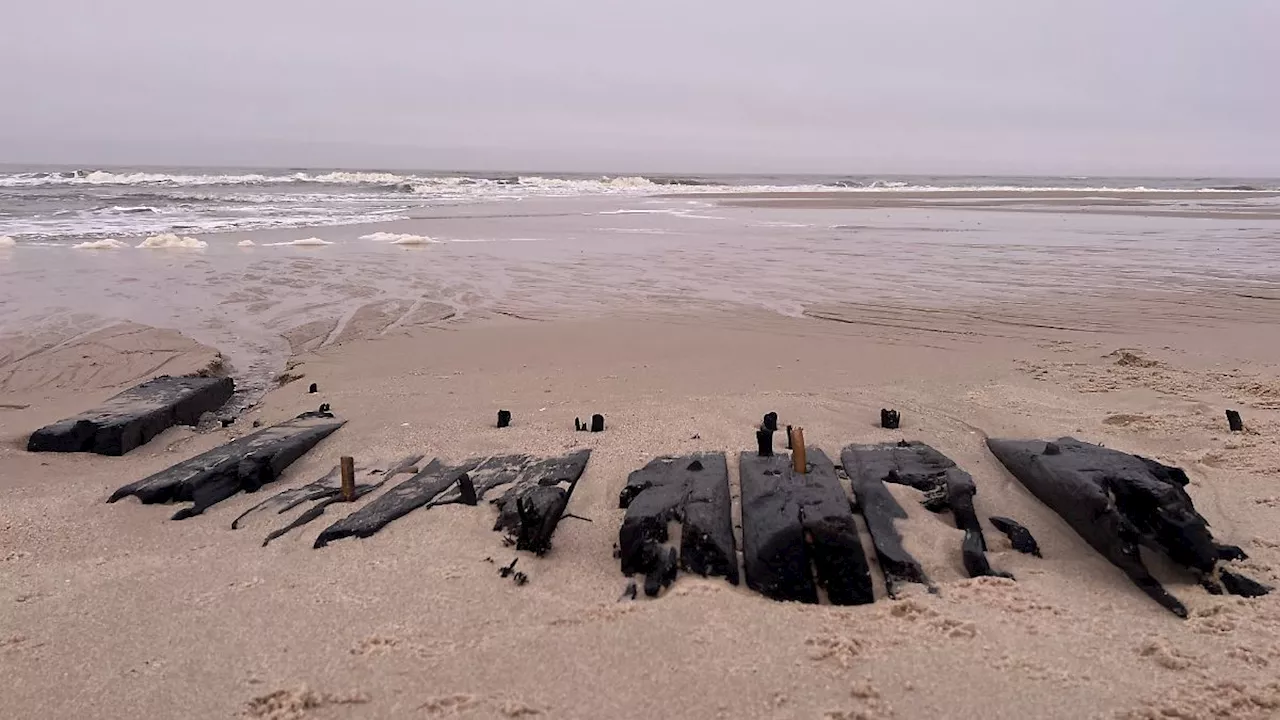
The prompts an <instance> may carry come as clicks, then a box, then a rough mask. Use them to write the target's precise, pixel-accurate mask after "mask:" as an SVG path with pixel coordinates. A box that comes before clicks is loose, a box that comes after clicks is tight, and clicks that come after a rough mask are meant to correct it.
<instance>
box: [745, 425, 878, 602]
mask: <svg viewBox="0 0 1280 720" xmlns="http://www.w3.org/2000/svg"><path fill="white" fill-rule="evenodd" d="M806 453H807V455H808V461H809V462H808V472H807V473H804V474H800V473H797V472H795V470H794V469H793V468H792V464H791V463H792V461H791V458H790V457H789V455H775V456H771V457H760V456H759V455H757V454H753V453H742V455H741V456H740V457H739V461H738V462H739V473H740V478H741V481H742V545H743V557H744V560H745V570H746V576H747V578H746V579H747V586H748V587H750V588H752V589H753V590H756V591H757V592H760V593H762V594H763V595H765V596H767V597H770V598H773V599H775V600H793V601H799V602H807V603H816V602H818V585H819V583H820V584H821V585H822V586H823V587H824V588H825V589H826V592H827V596H828V598H829V599H830V601H831V602H832V603H833V604H836V605H854V604H862V603H869V602H872V601H873V600H874V599H875V598H874V595H873V594H872V586H871V574H870V572H869V571H868V568H867V560H866V556H865V555H864V554H863V552H862V544H861V542H860V541H859V540H858V529H857V525H856V524H855V523H854V521H853V513H852V512H850V510H849V499H848V496H846V495H845V492H844V489H843V488H842V487H841V486H840V481H839V479H838V478H837V477H836V470H835V465H833V464H832V462H831V460H829V459H828V458H827V456H826V454H825V453H823V452H822V451H821V450H819V449H817V448H812V447H809V448H806ZM815 577H816V582H815Z"/></svg>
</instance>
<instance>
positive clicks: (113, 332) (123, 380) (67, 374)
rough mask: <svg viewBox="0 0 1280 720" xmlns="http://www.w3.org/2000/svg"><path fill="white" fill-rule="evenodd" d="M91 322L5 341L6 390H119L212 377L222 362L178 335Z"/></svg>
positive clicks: (0, 365) (0, 376) (0, 369)
mask: <svg viewBox="0 0 1280 720" xmlns="http://www.w3.org/2000/svg"><path fill="white" fill-rule="evenodd" d="M90 322H92V321H85V322H84V323H83V324H81V323H74V324H69V325H67V326H62V327H58V328H49V329H46V330H45V331H44V332H40V331H38V330H36V331H32V332H29V333H28V334H25V335H10V336H6V337H0V391H3V392H4V393H13V394H14V395H22V394H26V393H40V394H42V395H44V394H48V393H50V392H53V391H57V390H66V391H72V390H73V391H82V390H86V391H87V390H97V389H103V388H115V387H120V386H124V385H129V384H133V383H136V382H140V381H142V380H144V379H147V378H150V377H155V376H156V375H161V374H165V373H168V374H170V375H183V374H187V373H197V372H210V371H213V370H216V369H217V368H218V367H219V366H220V364H221V362H222V356H221V355H219V354H218V352H217V351H216V350H213V349H212V348H208V347H205V346H204V345H201V344H200V343H198V342H196V341H195V340H192V339H191V338H188V337H186V336H185V335H182V334H180V333H178V332H176V331H174V330H161V329H159V328H153V327H149V326H147V325H138V324H135V323H119V324H115V325H110V326H108V327H101V326H99V327H97V328H92V326H89V323H90ZM85 326H89V327H90V328H92V329H88V328H86V327H85Z"/></svg>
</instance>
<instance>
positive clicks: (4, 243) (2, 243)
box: [0, 235, 18, 247]
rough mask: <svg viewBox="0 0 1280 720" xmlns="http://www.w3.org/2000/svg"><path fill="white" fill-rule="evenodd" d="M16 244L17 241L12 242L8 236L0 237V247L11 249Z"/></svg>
mask: <svg viewBox="0 0 1280 720" xmlns="http://www.w3.org/2000/svg"><path fill="white" fill-rule="evenodd" d="M17 244H18V241H17V240H14V239H13V238H11V237H9V236H8V235H0V247H13V246H14V245H17Z"/></svg>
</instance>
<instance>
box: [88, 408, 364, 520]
mask: <svg viewBox="0 0 1280 720" xmlns="http://www.w3.org/2000/svg"><path fill="white" fill-rule="evenodd" d="M345 422H346V421H345V420H338V419H336V418H334V417H333V415H331V414H329V413H320V412H307V413H302V414H301V415H299V416H297V417H296V418H294V419H292V420H287V421H285V422H282V423H280V424H278V425H273V426H272V427H269V428H266V429H264V430H259V431H258V432H255V433H253V434H251V435H246V436H245V437H242V438H240V439H238V440H233V441H231V442H229V443H227V444H226V445H222V446H220V447H216V448H214V449H212V450H209V451H208V452H205V453H201V454H200V455H197V456H195V457H193V458H191V459H190V460H185V461H183V462H180V463H178V464H177V465H174V466H172V467H170V468H169V469H167V470H162V471H161V472H158V473H156V474H154V475H151V476H149V477H146V478H143V479H142V480H139V481H137V482H135V483H130V484H129V485H125V486H124V487H122V488H120V489H118V490H116V491H115V492H114V493H113V494H112V495H111V497H110V498H109V499H108V500H107V502H116V501H117V500H120V499H121V498H124V497H128V496H129V495H134V496H136V497H137V498H138V499H139V500H141V501H142V502H143V503H146V504H151V503H162V502H184V501H190V502H192V503H193V505H192V506H191V507H189V508H184V509H182V510H179V511H178V512H177V513H176V514H174V516H173V519H174V520H182V519H184V518H189V517H192V516H195V515H199V514H200V513H202V512H204V511H205V510H207V509H208V508H209V507H211V506H213V505H214V504H216V503H219V502H221V501H223V500H225V499H227V498H229V497H231V496H232V495H235V494H236V493H238V492H240V491H241V490H243V491H245V492H255V491H257V490H258V489H259V488H261V487H262V486H263V485H266V484H267V483H270V482H273V481H274V480H275V479H276V478H278V477H279V476H280V473H282V472H283V471H284V469H285V468H287V467H288V466H289V465H291V464H292V463H293V461H295V460H297V459H298V458H300V457H302V456H303V455H305V454H306V453H307V451H309V450H311V448H313V447H315V446H316V444H317V443H319V442H320V441H321V440H323V439H324V438H326V437H328V436H329V435H330V434H331V433H333V432H334V431H335V430H337V429H338V428H340V427H342V426H343V425H344V424H345Z"/></svg>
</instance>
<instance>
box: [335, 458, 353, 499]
mask: <svg viewBox="0 0 1280 720" xmlns="http://www.w3.org/2000/svg"><path fill="white" fill-rule="evenodd" d="M338 462H339V463H340V464H341V466H342V501H343V502H352V501H353V500H355V499H356V460H355V458H353V457H350V456H348V455H343V456H342V458H341V459H340V460H339V461H338Z"/></svg>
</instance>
